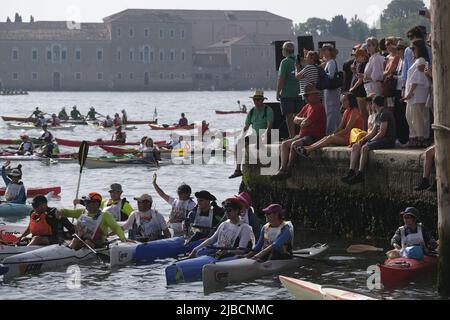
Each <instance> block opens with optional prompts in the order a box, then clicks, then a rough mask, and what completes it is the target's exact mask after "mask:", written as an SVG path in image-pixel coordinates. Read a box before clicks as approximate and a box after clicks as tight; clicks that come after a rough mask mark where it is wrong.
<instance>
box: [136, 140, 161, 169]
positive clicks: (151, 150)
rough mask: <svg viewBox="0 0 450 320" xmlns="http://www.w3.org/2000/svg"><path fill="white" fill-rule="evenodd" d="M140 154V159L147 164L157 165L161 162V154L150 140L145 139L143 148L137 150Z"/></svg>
mask: <svg viewBox="0 0 450 320" xmlns="http://www.w3.org/2000/svg"><path fill="white" fill-rule="evenodd" d="M139 151H140V152H141V153H142V159H143V160H145V162H148V163H158V161H160V160H161V152H160V151H159V148H158V146H157V145H155V144H154V142H153V139H152V138H147V139H146V140H145V142H144V146H143V147H142V148H141V149H140V150H139Z"/></svg>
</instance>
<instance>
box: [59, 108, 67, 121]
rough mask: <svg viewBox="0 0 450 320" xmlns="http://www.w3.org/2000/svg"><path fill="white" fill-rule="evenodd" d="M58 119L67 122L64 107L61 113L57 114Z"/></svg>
mask: <svg viewBox="0 0 450 320" xmlns="http://www.w3.org/2000/svg"><path fill="white" fill-rule="evenodd" d="M58 118H59V119H60V120H64V121H67V120H69V116H68V115H67V112H66V108H65V107H62V109H61V111H60V112H59V113H58Z"/></svg>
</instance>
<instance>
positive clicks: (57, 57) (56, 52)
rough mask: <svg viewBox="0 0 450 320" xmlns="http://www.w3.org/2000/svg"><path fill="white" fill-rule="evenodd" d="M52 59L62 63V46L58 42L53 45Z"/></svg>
mask: <svg viewBox="0 0 450 320" xmlns="http://www.w3.org/2000/svg"><path fill="white" fill-rule="evenodd" d="M52 58H53V59H52V61H53V63H60V62H61V47H60V46H59V45H57V44H55V45H53V48H52Z"/></svg>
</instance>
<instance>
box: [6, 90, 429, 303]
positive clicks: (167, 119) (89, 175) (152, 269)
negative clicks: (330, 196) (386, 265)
mask: <svg viewBox="0 0 450 320" xmlns="http://www.w3.org/2000/svg"><path fill="white" fill-rule="evenodd" d="M250 95H251V94H250V93H249V92H214V93H211V92H179V93H174V92H170V93H110V92H107V93H94V92H89V93H67V92H61V93H53V92H48V93H31V94H30V95H29V96H17V97H8V96H6V97H0V114H2V115H3V114H4V115H26V114H31V112H32V111H33V110H34V108H35V107H36V106H39V107H40V109H41V110H42V111H44V112H46V113H50V114H51V113H58V112H59V110H60V109H61V107H62V106H65V107H66V109H67V111H68V112H70V110H71V108H72V106H73V105H77V106H78V109H79V110H80V111H81V112H82V113H83V114H84V113H87V111H88V109H89V107H91V106H95V108H96V110H97V111H98V112H99V113H101V114H103V115H107V114H109V115H111V116H113V115H114V113H116V112H118V113H120V111H121V110H122V109H124V108H125V109H126V110H127V112H128V117H129V119H130V120H142V119H152V118H153V114H154V109H155V107H157V110H158V118H159V123H175V122H177V121H178V119H179V117H180V114H181V113H182V112H184V113H186V116H187V118H188V119H189V121H190V122H193V121H202V120H206V121H208V122H209V123H210V128H212V129H221V130H226V129H240V128H242V126H243V123H244V120H245V116H244V115H230V116H220V117H217V116H216V115H215V112H214V110H234V109H236V108H237V104H236V101H237V100H240V101H241V103H242V104H246V105H247V106H250V105H251V101H250V99H249V98H248V97H249V96H250ZM266 96H267V97H268V98H269V99H270V100H274V98H275V92H268V93H266ZM20 133H21V131H15V130H7V129H6V124H5V123H4V122H0V137H1V138H18V136H19V135H20ZM28 133H29V134H30V135H31V136H35V135H37V134H38V133H39V132H38V131H29V132H28ZM53 133H54V135H55V136H57V137H60V138H67V139H77V140H82V139H86V140H95V139H98V138H103V139H109V138H110V137H111V135H112V132H111V131H102V130H97V129H93V128H90V127H87V126H79V127H77V128H76V129H75V131H73V132H65V131H56V132H53ZM144 135H145V136H151V137H152V138H154V139H156V140H163V139H167V140H168V135H169V133H168V132H164V131H161V132H158V131H156V132H155V131H150V130H149V128H148V127H146V126H138V130H135V131H128V132H127V136H128V141H138V140H140V138H141V137H142V136H144ZM61 151H62V152H66V151H67V152H76V151H77V150H75V149H71V148H64V147H62V148H61ZM90 154H92V155H100V154H102V150H101V149H100V148H97V147H91V149H90ZM16 164H17V163H13V165H14V166H15V165H16ZM22 164H23V172H24V179H23V181H24V183H25V185H26V186H27V187H39V186H50V185H55V186H56V185H60V186H62V194H61V200H60V201H53V202H52V203H51V204H50V205H52V206H55V207H60V208H61V207H69V208H70V207H71V206H72V200H73V198H74V197H75V193H76V185H77V181H78V174H79V166H78V164H57V165H52V166H48V165H45V164H43V163H40V162H24V163H22ZM233 170H234V165H233V163H232V162H231V161H228V162H227V163H220V164H212V165H200V164H199V165H172V166H166V167H162V168H160V169H159V170H158V171H157V174H158V184H159V185H160V187H161V188H162V189H163V190H164V191H165V192H166V193H167V194H169V195H173V196H174V195H176V189H177V186H178V185H179V184H181V183H182V182H185V183H188V184H190V185H191V186H192V188H193V191H194V192H196V191H200V190H203V189H205V190H209V191H211V193H213V194H214V195H215V196H216V197H217V198H218V199H219V200H222V199H224V198H225V197H227V196H231V195H233V194H236V193H237V192H238V189H239V184H240V180H239V179H237V180H228V179H227V177H228V176H229V175H230V174H231V173H232V172H233ZM154 172H155V171H154V170H153V169H146V168H141V167H126V168H119V169H103V170H85V171H84V173H83V176H82V182H81V192H80V195H83V194H86V193H88V192H91V191H97V192H100V193H101V194H102V195H103V196H107V195H108V190H109V186H110V185H111V184H112V183H121V184H122V185H123V188H124V196H125V197H126V198H127V199H129V200H130V202H131V203H132V204H133V205H134V206H136V204H135V202H134V201H133V200H132V199H133V197H135V196H138V195H141V194H142V193H150V194H151V195H152V196H153V198H154V204H155V205H156V209H157V210H159V211H160V212H161V213H163V214H164V215H165V216H166V217H167V216H168V213H169V211H170V206H169V205H167V204H166V203H165V202H164V201H163V200H162V199H161V198H160V197H159V196H158V195H157V194H156V192H155V191H154V189H153V187H152V176H153V173H154ZM27 220H28V219H23V220H19V221H17V220H11V219H9V220H6V219H1V218H0V222H6V223H11V222H14V223H21V224H26V223H27ZM297 238H298V239H297V241H296V242H297V243H296V246H297V247H298V248H302V247H309V246H311V245H312V244H314V243H316V242H321V243H329V244H330V247H331V249H330V251H329V252H328V254H327V255H329V256H345V248H346V247H348V245H350V244H354V243H349V242H346V241H343V240H342V239H334V238H333V237H332V236H330V235H321V234H317V233H313V232H312V233H305V232H300V231H297ZM384 247H385V248H387V247H388V244H387V243H386V244H384ZM357 258H358V259H357V260H352V261H347V262H342V263H336V264H333V265H330V264H325V263H318V262H305V264H304V266H302V267H301V268H300V269H297V270H293V271H291V272H286V273H285V275H287V276H293V277H296V278H301V279H304V280H306V281H312V282H315V283H320V284H330V285H340V286H345V287H348V288H353V289H357V290H359V291H361V292H363V293H364V292H366V293H368V292H369V291H368V289H367V286H366V281H367V277H368V275H367V273H366V270H367V268H368V267H369V266H371V265H375V264H376V263H379V262H382V261H383V259H384V257H383V255H370V254H369V255H362V256H359V257H357ZM174 261H175V260H173V259H172V260H170V259H169V260H166V261H162V262H160V263H155V264H153V265H149V266H127V267H124V268H121V269H118V270H110V269H109V268H108V266H107V265H104V264H101V263H99V262H93V263H90V264H88V265H82V266H80V270H81V287H80V288H79V289H70V288H69V287H68V285H67V279H68V275H67V274H66V272H65V271H66V270H65V269H63V270H56V271H55V272H47V273H44V274H41V275H38V276H33V277H24V278H20V279H17V280H14V281H12V282H10V283H3V281H2V280H1V278H0V298H1V299H6V298H7V299H23V298H28V299H31V298H33V299H36V298H38V299H135V298H136V297H138V299H150V300H154V299H171V300H177V299H214V300H217V299H224V300H239V299H243V300H254V299H258V300H261V299H262V300H280V299H281V300H287V299H291V296H290V295H289V293H288V292H287V291H286V290H285V289H284V288H283V286H282V285H281V284H280V282H279V281H278V279H277V278H276V277H275V276H274V277H266V278H264V279H260V280H257V281H253V282H250V283H244V284H239V285H233V286H230V287H228V288H226V290H225V291H223V292H220V293H216V294H212V295H208V296H205V295H204V294H203V287H202V283H201V282H196V283H189V284H182V285H177V286H170V287H167V286H166V283H165V276H164V269H165V267H166V266H168V265H169V264H170V263H172V262H174ZM435 282H436V281H435V276H434V275H431V277H430V278H429V279H424V280H423V281H421V282H419V283H415V284H411V285H409V286H407V287H405V288H402V289H399V290H395V291H380V292H375V293H376V294H379V295H381V296H383V297H385V298H392V299H435V298H436V293H435V292H436V286H435Z"/></svg>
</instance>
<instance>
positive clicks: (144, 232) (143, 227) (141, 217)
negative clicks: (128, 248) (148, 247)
mask: <svg viewBox="0 0 450 320" xmlns="http://www.w3.org/2000/svg"><path fill="white" fill-rule="evenodd" d="M157 214H159V213H158V212H157V211H154V210H149V211H147V212H135V218H136V220H135V221H136V226H137V234H138V235H139V236H141V237H143V238H150V237H151V236H153V235H155V234H157V235H160V234H161V233H162V231H163V230H161V227H160V225H159V223H158V219H157V218H156V215H157Z"/></svg>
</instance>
